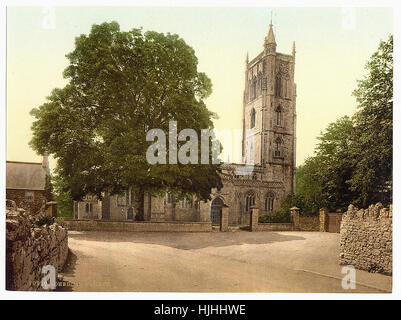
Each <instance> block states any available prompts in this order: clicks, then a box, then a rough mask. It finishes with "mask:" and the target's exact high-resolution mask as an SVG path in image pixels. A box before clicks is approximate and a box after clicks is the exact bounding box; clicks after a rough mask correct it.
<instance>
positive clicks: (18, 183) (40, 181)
mask: <svg viewBox="0 0 401 320" xmlns="http://www.w3.org/2000/svg"><path fill="white" fill-rule="evenodd" d="M46 160H47V159H46ZM46 164H47V163H46V161H44V162H42V163H40V162H19V161H7V163H6V167H7V176H6V189H20V190H45V187H46V175H48V174H49V169H48V167H47V166H46Z"/></svg>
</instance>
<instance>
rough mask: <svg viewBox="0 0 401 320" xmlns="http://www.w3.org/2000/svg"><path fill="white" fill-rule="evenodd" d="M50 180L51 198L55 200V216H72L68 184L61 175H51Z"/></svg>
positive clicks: (72, 205)
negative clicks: (51, 187)
mask: <svg viewBox="0 0 401 320" xmlns="http://www.w3.org/2000/svg"><path fill="white" fill-rule="evenodd" d="M51 181H52V185H53V194H54V196H53V198H54V200H55V201H56V202H57V216H58V217H64V218H73V212H74V201H73V200H72V197H71V192H70V189H69V186H68V185H67V184H66V182H65V181H64V179H63V177H61V176H58V175H53V176H52V177H51Z"/></svg>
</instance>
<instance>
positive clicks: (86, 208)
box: [85, 203, 92, 213]
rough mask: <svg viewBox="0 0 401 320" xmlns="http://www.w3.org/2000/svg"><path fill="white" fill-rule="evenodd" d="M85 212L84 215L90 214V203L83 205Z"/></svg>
mask: <svg viewBox="0 0 401 320" xmlns="http://www.w3.org/2000/svg"><path fill="white" fill-rule="evenodd" d="M85 212H86V213H89V212H92V203H87V204H85Z"/></svg>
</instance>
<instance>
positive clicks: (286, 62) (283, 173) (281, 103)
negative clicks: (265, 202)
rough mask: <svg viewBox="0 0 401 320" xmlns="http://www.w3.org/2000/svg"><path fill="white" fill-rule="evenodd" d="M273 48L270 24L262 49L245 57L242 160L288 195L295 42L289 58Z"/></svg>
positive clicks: (291, 176)
mask: <svg viewBox="0 0 401 320" xmlns="http://www.w3.org/2000/svg"><path fill="white" fill-rule="evenodd" d="M276 48H277V44H276V40H275V37H274V32H273V25H272V24H271V23H270V25H269V31H268V34H267V36H266V38H265V41H264V50H263V51H262V52H261V53H260V54H259V55H258V56H256V57H255V58H254V59H253V60H251V61H248V56H247V58H246V68H245V69H246V70H245V90H244V97H243V118H242V119H243V121H242V128H243V140H242V157H243V160H244V161H245V162H247V163H252V164H255V165H256V166H262V167H263V178H262V179H263V180H266V181H280V182H282V183H283V184H284V189H285V192H284V193H285V194H290V193H294V192H295V168H296V167H295V166H296V164H295V155H296V135H295V132H296V131H295V128H296V127H295V125H296V112H295V110H296V85H295V83H294V69H295V43H294V44H293V49H292V54H291V55H288V54H282V53H279V52H277V51H276Z"/></svg>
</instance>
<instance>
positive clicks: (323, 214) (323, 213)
mask: <svg viewBox="0 0 401 320" xmlns="http://www.w3.org/2000/svg"><path fill="white" fill-rule="evenodd" d="M328 213H329V210H328V209H327V208H321V209H320V210H319V221H320V226H319V231H320V232H326V231H327V230H328V223H329V219H328Z"/></svg>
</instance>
